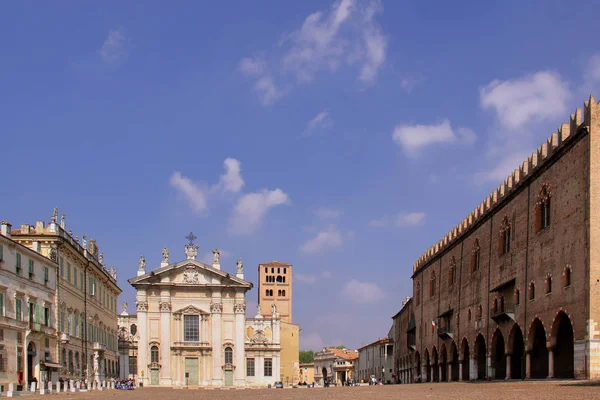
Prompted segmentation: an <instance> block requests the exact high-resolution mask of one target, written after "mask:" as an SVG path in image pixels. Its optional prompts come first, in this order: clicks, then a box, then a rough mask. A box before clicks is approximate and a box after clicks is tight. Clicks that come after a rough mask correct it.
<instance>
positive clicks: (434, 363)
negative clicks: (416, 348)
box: [431, 346, 440, 382]
mask: <svg viewBox="0 0 600 400" xmlns="http://www.w3.org/2000/svg"><path fill="white" fill-rule="evenodd" d="M438 362H439V358H438V352H437V349H436V348H435V346H433V350H432V351H431V366H432V367H433V374H432V375H433V382H439V381H440V375H439V368H438Z"/></svg>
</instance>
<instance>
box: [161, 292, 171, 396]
mask: <svg viewBox="0 0 600 400" xmlns="http://www.w3.org/2000/svg"><path fill="white" fill-rule="evenodd" d="M167 295H168V293H167ZM160 334H161V346H160V358H161V365H162V366H161V369H160V374H161V377H160V384H161V385H163V386H171V384H172V382H171V298H170V297H161V300H160Z"/></svg>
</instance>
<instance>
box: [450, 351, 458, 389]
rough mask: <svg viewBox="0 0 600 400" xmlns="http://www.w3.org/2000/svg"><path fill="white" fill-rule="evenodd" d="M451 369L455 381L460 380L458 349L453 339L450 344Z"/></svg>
mask: <svg viewBox="0 0 600 400" xmlns="http://www.w3.org/2000/svg"><path fill="white" fill-rule="evenodd" d="M449 360H450V365H451V367H450V369H451V370H452V373H451V375H452V376H451V378H452V380H453V381H458V350H457V349H456V343H454V341H452V345H450V359H449Z"/></svg>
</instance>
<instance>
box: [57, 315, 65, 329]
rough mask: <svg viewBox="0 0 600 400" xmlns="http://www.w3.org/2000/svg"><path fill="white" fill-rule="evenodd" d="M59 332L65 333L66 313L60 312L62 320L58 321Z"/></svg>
mask: <svg viewBox="0 0 600 400" xmlns="http://www.w3.org/2000/svg"><path fill="white" fill-rule="evenodd" d="M58 330H59V331H60V332H64V331H65V312H64V311H61V312H60V319H59V321H58Z"/></svg>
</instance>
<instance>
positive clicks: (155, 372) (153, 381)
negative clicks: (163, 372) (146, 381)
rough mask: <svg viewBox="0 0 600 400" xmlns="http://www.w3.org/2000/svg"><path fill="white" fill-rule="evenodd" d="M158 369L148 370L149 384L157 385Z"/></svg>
mask: <svg viewBox="0 0 600 400" xmlns="http://www.w3.org/2000/svg"><path fill="white" fill-rule="evenodd" d="M159 372H160V371H159V370H158V369H151V370H150V384H151V385H156V386H158V373H159Z"/></svg>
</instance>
